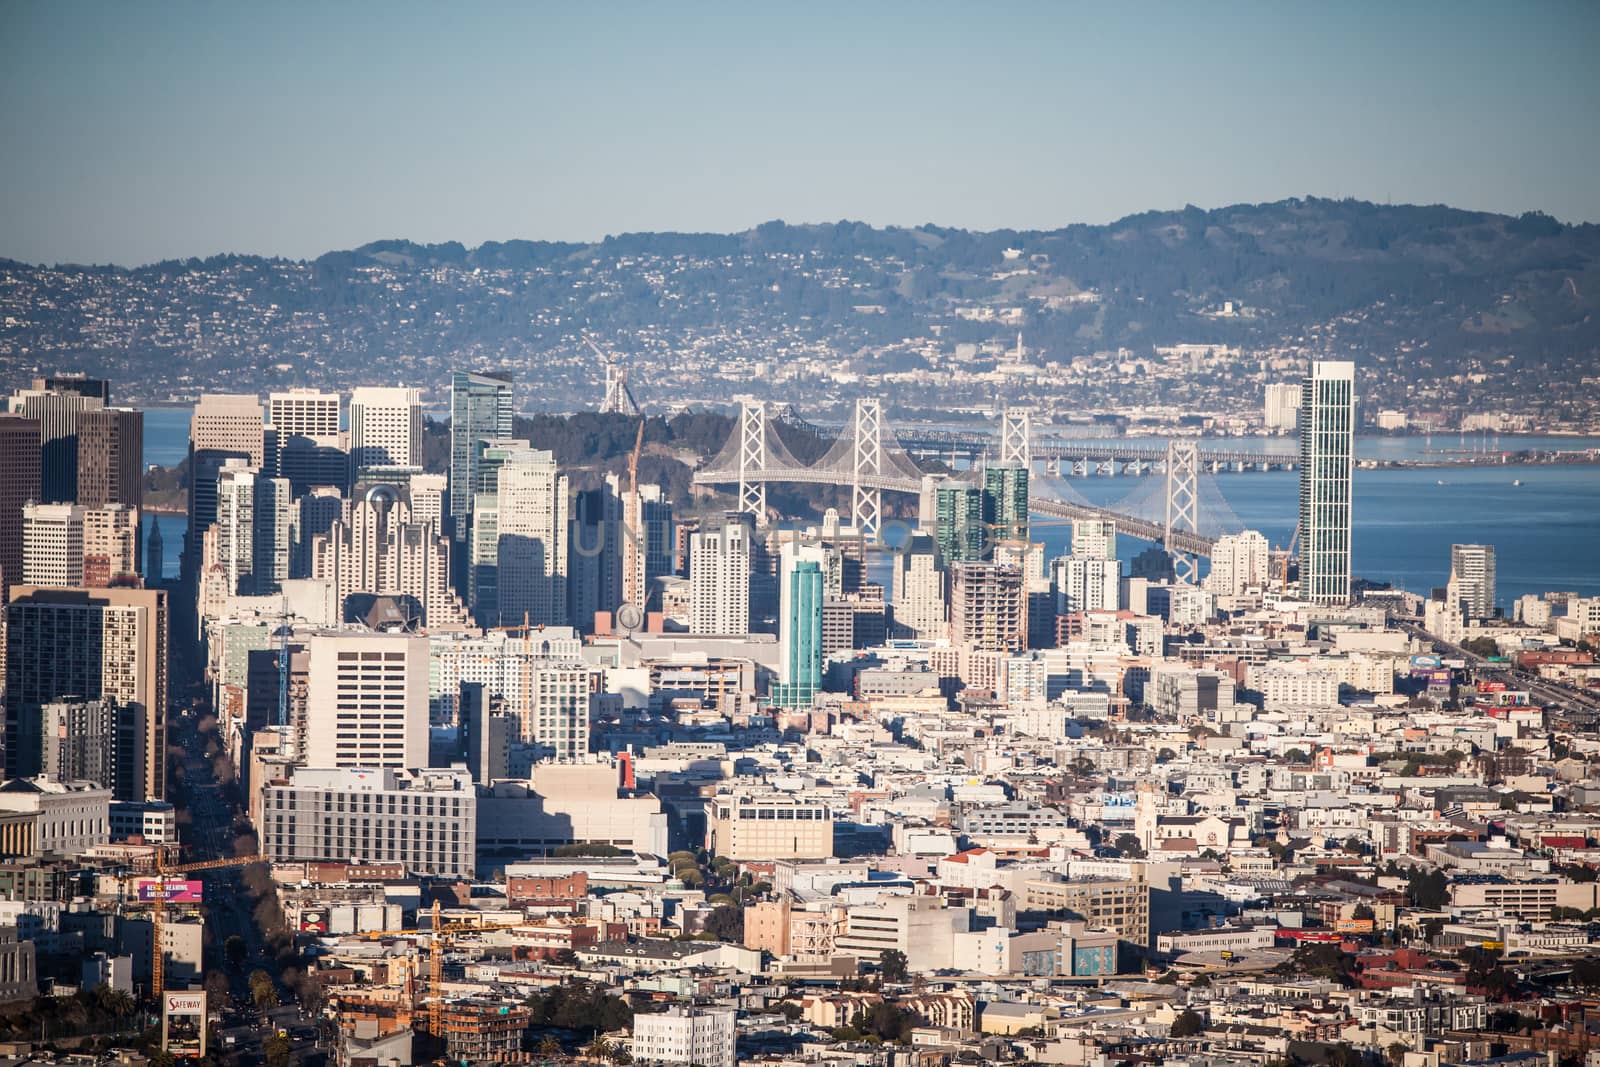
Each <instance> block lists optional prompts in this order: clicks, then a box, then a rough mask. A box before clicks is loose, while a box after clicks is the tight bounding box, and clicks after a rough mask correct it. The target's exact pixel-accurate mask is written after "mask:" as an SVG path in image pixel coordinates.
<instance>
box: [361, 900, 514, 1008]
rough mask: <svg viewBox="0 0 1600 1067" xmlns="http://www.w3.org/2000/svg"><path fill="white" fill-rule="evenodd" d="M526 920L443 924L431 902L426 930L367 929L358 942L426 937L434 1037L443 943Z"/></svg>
mask: <svg viewBox="0 0 1600 1067" xmlns="http://www.w3.org/2000/svg"><path fill="white" fill-rule="evenodd" d="M525 922H527V920H526V919H525V918H523V917H522V916H520V915H519V916H517V917H516V918H515V919H499V920H495V921H490V920H489V919H488V917H487V916H479V917H478V918H477V919H476V920H474V921H470V922H452V923H446V922H441V921H440V916H439V902H438V901H437V900H435V901H434V902H433V918H432V921H430V922H429V924H428V929H426V930H369V931H368V932H366V933H364V934H362V935H361V938H362V940H365V941H376V940H378V939H380V938H385V937H416V936H419V935H422V934H427V935H428V995H429V997H430V998H431V999H430V1000H429V1002H428V1032H429V1033H430V1034H432V1035H433V1036H434V1037H439V1036H441V1035H442V1034H443V1033H444V994H443V988H444V950H445V942H447V941H451V940H453V939H454V937H455V935H457V934H466V933H473V932H475V931H484V930H509V929H510V928H512V927H513V926H521V925H523V924H524V923H525Z"/></svg>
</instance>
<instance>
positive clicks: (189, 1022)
mask: <svg viewBox="0 0 1600 1067" xmlns="http://www.w3.org/2000/svg"><path fill="white" fill-rule="evenodd" d="M161 1047H162V1048H164V1049H166V1050H167V1052H168V1053H170V1054H171V1055H173V1056H176V1057H178V1058H180V1059H183V1058H188V1059H200V1058H201V1057H203V1056H204V1055H205V1054H206V995H205V992H204V991H203V990H201V991H197V992H189V993H170V992H169V993H163V994H161Z"/></svg>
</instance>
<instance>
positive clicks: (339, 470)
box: [267, 389, 350, 497]
mask: <svg viewBox="0 0 1600 1067" xmlns="http://www.w3.org/2000/svg"><path fill="white" fill-rule="evenodd" d="M267 414H268V415H269V416H270V417H271V420H272V428H273V430H274V431H275V435H274V436H275V437H276V440H275V442H274V445H275V447H276V448H277V451H278V459H277V466H276V468H275V469H276V470H277V473H278V477H280V478H287V479H288V480H289V490H290V492H292V493H293V494H294V495H295V496H296V497H299V496H303V495H304V494H306V493H308V492H310V491H311V490H312V489H315V488H317V487H318V486H329V485H331V486H337V487H339V488H343V487H344V486H345V485H347V484H348V479H349V477H350V457H349V456H348V455H346V453H345V451H344V442H343V440H342V439H341V437H340V436H339V394H338V393H323V392H318V391H317V390H315V389H290V390H288V391H287V392H281V393H272V394H269V395H268V397H267Z"/></svg>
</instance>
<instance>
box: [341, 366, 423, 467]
mask: <svg viewBox="0 0 1600 1067" xmlns="http://www.w3.org/2000/svg"><path fill="white" fill-rule="evenodd" d="M420 466H422V391H421V390H420V389H408V388H406V387H404V386H392V387H382V388H378V387H371V386H367V387H363V388H360V389H357V390H355V391H354V392H352V393H351V394H350V467H351V470H352V471H359V470H361V469H363V468H373V467H420Z"/></svg>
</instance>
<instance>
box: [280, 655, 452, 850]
mask: <svg viewBox="0 0 1600 1067" xmlns="http://www.w3.org/2000/svg"><path fill="white" fill-rule="evenodd" d="M308 647H309V649H310V652H311V674H310V678H309V679H308V681H307V686H306V761H305V762H306V766H308V767H393V768H401V767H425V766H427V764H428V639H427V638H426V637H416V636H412V635H409V634H385V633H318V634H314V635H313V636H312V637H311V639H310V642H309V644H308ZM334 855H335V856H337V855H341V854H340V853H335V854H334ZM323 858H331V857H323Z"/></svg>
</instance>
